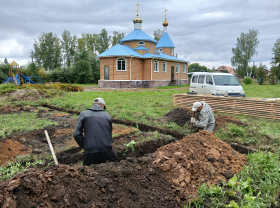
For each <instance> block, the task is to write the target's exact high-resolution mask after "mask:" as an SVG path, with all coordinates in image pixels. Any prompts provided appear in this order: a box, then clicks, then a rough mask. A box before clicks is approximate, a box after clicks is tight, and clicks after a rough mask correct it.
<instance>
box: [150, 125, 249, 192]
mask: <svg viewBox="0 0 280 208" xmlns="http://www.w3.org/2000/svg"><path fill="white" fill-rule="evenodd" d="M156 154H157V159H156V160H155V161H154V164H158V165H159V166H160V167H161V169H162V170H163V171H164V172H165V174H166V176H167V177H168V178H169V181H170V182H172V183H173V188H174V189H175V190H176V191H178V192H179V193H180V194H182V195H185V196H193V197H196V196H197V189H198V186H199V183H202V182H205V183H207V184H208V185H209V184H216V183H218V182H219V181H221V180H225V181H226V180H227V179H229V178H231V177H233V175H234V174H235V173H237V172H239V171H240V170H241V168H242V167H243V166H245V165H248V162H247V160H246V156H245V155H242V154H240V153H239V152H236V151H235V150H233V149H232V148H231V146H230V145H229V144H227V143H225V142H223V141H222V140H220V139H219V138H217V137H216V136H215V134H214V133H213V132H211V133H209V132H208V131H203V130H200V131H199V132H198V133H195V134H191V135H189V136H186V137H184V138H183V139H182V140H180V141H177V142H176V143H171V144H168V145H165V146H163V147H161V148H159V149H158V150H157V152H156Z"/></svg>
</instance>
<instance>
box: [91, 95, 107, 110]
mask: <svg viewBox="0 0 280 208" xmlns="http://www.w3.org/2000/svg"><path fill="white" fill-rule="evenodd" d="M97 103H98V104H104V109H106V105H105V100H103V99H102V98H95V99H94V101H93V104H97Z"/></svg>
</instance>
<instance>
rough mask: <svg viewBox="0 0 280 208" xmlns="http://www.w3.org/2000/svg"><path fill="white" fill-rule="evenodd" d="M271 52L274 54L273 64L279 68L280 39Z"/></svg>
mask: <svg viewBox="0 0 280 208" xmlns="http://www.w3.org/2000/svg"><path fill="white" fill-rule="evenodd" d="M271 50H272V52H273V53H272V54H273V55H274V56H273V58H272V62H271V63H272V64H273V65H274V66H279V65H280V39H278V40H277V41H276V43H275V44H274V47H273V48H272V49H271Z"/></svg>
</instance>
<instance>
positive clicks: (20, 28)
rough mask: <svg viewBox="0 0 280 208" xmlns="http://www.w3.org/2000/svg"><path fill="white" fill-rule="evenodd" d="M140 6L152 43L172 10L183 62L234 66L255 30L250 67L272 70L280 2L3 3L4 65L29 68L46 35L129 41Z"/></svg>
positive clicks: (172, 31)
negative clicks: (239, 45) (116, 36)
mask: <svg viewBox="0 0 280 208" xmlns="http://www.w3.org/2000/svg"><path fill="white" fill-rule="evenodd" d="M136 3H139V4H141V5H140V6H139V17H141V18H142V19H143V25H142V30H143V31H144V32H146V33H147V34H149V35H150V36H152V37H153V31H154V30H157V29H163V26H162V22H163V21H164V12H163V11H164V10H165V9H167V10H168V12H167V21H168V22H169V26H168V34H169V36H170V37H171V39H172V41H173V43H174V45H175V47H176V48H175V53H177V54H178V57H179V58H182V59H185V60H188V61H190V62H191V63H200V65H205V66H207V67H208V68H212V67H215V68H217V67H218V66H221V65H227V66H231V62H230V58H231V56H232V48H233V47H235V44H236V39H237V37H240V34H241V32H244V33H247V32H248V31H249V29H255V30H258V31H259V35H258V39H259V42H260V43H259V47H258V49H257V50H258V56H255V57H253V59H252V62H253V61H254V62H255V63H260V62H261V63H262V64H266V65H267V66H268V67H270V61H271V58H272V51H271V48H272V47H273V45H274V43H275V42H276V40H277V39H279V38H280V1H279V0H231V1H228V0H215V1H209V0H195V1H194V0H164V1H159V0H137V1H136V0H135V1H132V0H119V1H116V0H102V1H101V0H79V1H77V0H76V1H74V0H24V1H18V0H0V5H1V6H0V20H1V21H0V22H1V23H0V62H3V61H4V58H7V59H8V61H9V62H12V61H13V60H14V61H16V62H18V63H19V64H20V65H25V64H27V63H28V62H30V61H31V58H30V51H31V50H32V49H33V44H34V39H38V37H39V35H40V34H41V33H42V32H45V33H48V32H53V33H54V34H56V35H57V36H61V34H62V32H63V31H64V30H68V31H70V33H71V35H77V36H78V37H81V34H82V33H100V32H101V30H102V29H103V28H105V29H106V30H107V31H108V33H109V34H112V33H113V31H118V32H121V33H125V35H128V34H129V33H130V32H131V31H132V30H133V29H134V27H133V22H132V20H133V18H135V17H136V6H135V5H136Z"/></svg>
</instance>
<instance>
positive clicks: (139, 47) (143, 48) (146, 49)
mask: <svg viewBox="0 0 280 208" xmlns="http://www.w3.org/2000/svg"><path fill="white" fill-rule="evenodd" d="M133 50H135V51H138V50H145V51H149V50H150V49H148V48H146V47H144V46H138V47H137V48H134V49H133Z"/></svg>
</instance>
